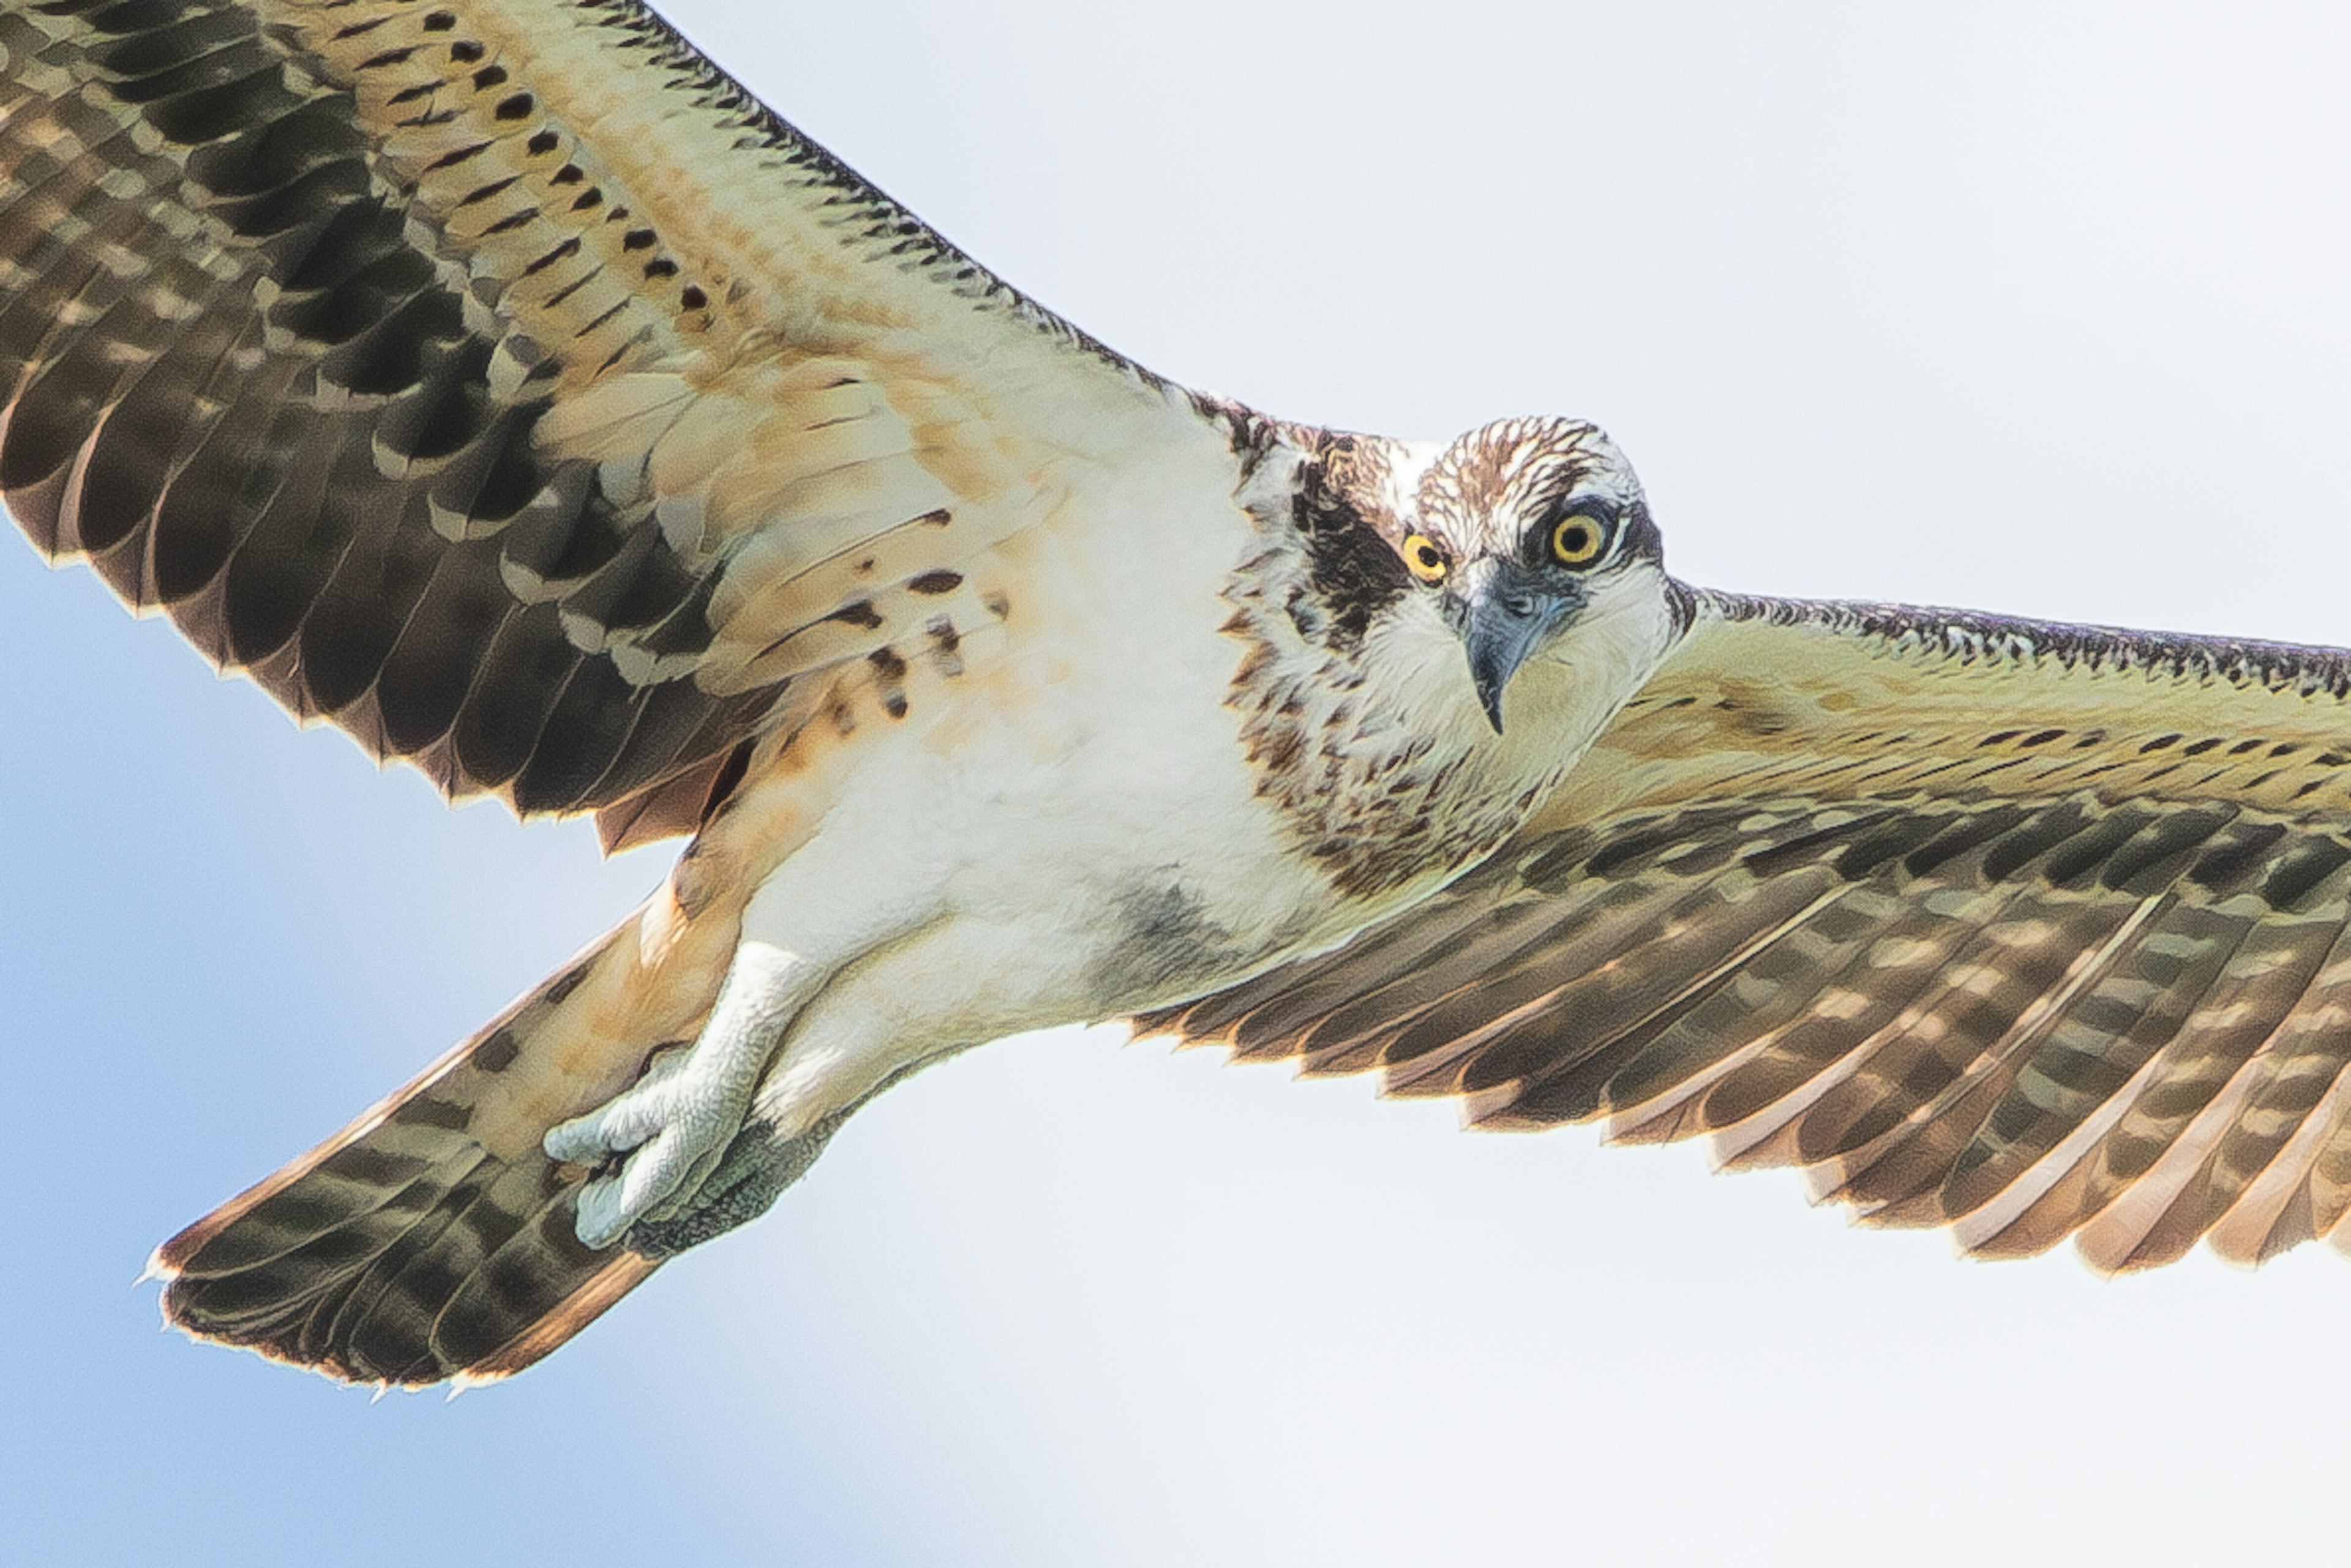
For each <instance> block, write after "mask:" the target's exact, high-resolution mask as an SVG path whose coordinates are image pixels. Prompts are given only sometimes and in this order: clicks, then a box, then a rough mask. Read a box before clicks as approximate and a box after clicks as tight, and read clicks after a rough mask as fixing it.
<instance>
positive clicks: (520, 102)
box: [490, 92, 538, 120]
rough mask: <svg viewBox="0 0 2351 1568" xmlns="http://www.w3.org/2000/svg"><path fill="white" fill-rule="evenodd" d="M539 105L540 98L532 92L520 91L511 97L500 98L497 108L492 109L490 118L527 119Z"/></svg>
mask: <svg viewBox="0 0 2351 1568" xmlns="http://www.w3.org/2000/svg"><path fill="white" fill-rule="evenodd" d="M537 106H538V100H536V99H533V98H532V97H531V96H530V94H528V93H527V92H518V93H516V94H514V95H513V96H511V97H508V98H503V99H499V100H498V106H497V108H496V109H494V110H491V111H490V118H491V119H493V120H527V119H528V118H529V117H530V111H531V110H533V109H534V108H536V107H537Z"/></svg>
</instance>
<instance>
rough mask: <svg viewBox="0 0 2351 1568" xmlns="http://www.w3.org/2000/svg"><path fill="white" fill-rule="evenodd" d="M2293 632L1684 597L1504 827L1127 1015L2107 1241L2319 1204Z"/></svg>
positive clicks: (2349, 741)
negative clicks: (1388, 902) (1363, 923)
mask: <svg viewBox="0 0 2351 1568" xmlns="http://www.w3.org/2000/svg"><path fill="white" fill-rule="evenodd" d="M2345 674H2346V657H2345V655H2343V654H2342V653H2337V652H2335V651H2332V650H2325V649H2301V648H2293V647H2286V646H2283V645H2277V644H2269V643H2238V642H2228V641H2222V640H2217V639H2202V638H2191V637H2178V636H2156V635H2151V634H2146V633H2134V632H2104V631H2098V630H2093V629H2084V628H2075V627H2064V626H2053V625H2047V624H2043V623H2034V622H2013V621H2006V620H2002V619H2001V618H1998V617H1991V616H1977V615H1968V614H1961V613H1957V612H1928V611H1917V610H1909V609H1901V608H1895V607H1884V606H1865V605H1842V604H1794V603H1787V602H1782V601H1761V600H1734V599H1730V598H1729V597H1727V596H1718V595H1706V596H1702V597H1701V600H1700V614H1699V616H1698V620H1697V622H1696V625H1695V628H1694V630H1693V632H1692V635H1691V639H1690V642H1689V643H1687V644H1685V646H1684V647H1683V649H1682V650H1680V651H1678V652H1677V653H1676V654H1675V655H1673V656H1672V657H1670V658H1669V659H1668V660H1667V664H1666V665H1665V667H1664V668H1663V669H1662V670H1661V671H1660V672H1659V674H1658V676H1657V678H1656V681H1655V682H1653V683H1652V685H1651V686H1650V687H1649V688H1648V689H1646V690H1645V691H1644V693H1643V694H1642V695H1640V696H1639V697H1638V698H1636V699H1635V702H1634V704H1633V705H1631V706H1629V707H1628V708H1627V709H1626V711H1625V714H1624V715H1623V716H1620V718H1619V719H1618V721H1617V723H1616V724H1615V725H1614V727H1612V728H1611V729H1610V730H1609V731H1608V732H1607V733H1606V734H1605V735H1604V737H1603V738H1602V740H1601V742H1600V743H1599V745H1598V746H1597V747H1595V749H1594V751H1593V754H1592V756H1591V757H1590V758H1587V759H1586V761H1585V762H1584V763H1583V764H1581V765H1580V766H1579V768H1578V769H1577V770H1576V772H1575V773H1574V774H1573V775H1572V776H1571V778H1570V779H1568V781H1567V782H1566V783H1565V784H1564V785H1563V786H1562V789H1561V791H1560V793H1559V795H1558V797H1556V798H1555V799H1554V800H1552V801H1551V802H1549V803H1547V805H1546V806H1545V807H1544V808H1543V809H1542V810H1541V811H1540V813H1539V814H1538V817H1537V819H1536V820H1535V821H1532V822H1531V823H1530V824H1529V826H1528V827H1527V828H1526V829H1525V830H1523V831H1521V832H1520V834H1519V835H1518V836H1517V837H1516V838H1514V839H1513V840H1512V841H1510V842H1509V843H1508V844H1506V845H1505V846H1504V847H1503V848H1502V849H1501V850H1500V851H1499V852H1497V853H1496V854H1495V855H1494V856H1493V857H1492V858H1491V859H1490V860H1489V862H1486V863H1485V864H1484V865H1482V866H1480V867H1479V868H1478V869H1476V870H1474V871H1472V872H1470V873H1468V874H1467V875H1465V876H1464V877H1463V878H1461V879H1460V880H1459V881H1458V882H1457V883H1454V884H1452V885H1451V886H1450V887H1448V888H1447V889H1445V890H1443V891H1442V892H1440V893H1438V894H1436V895H1434V896H1433V897H1432V898H1430V899H1429V900H1427V901H1426V902H1425V903H1424V904H1421V905H1419V906H1417V907H1416V908H1414V909H1412V910H1409V911H1406V912H1405V913H1404V914H1402V915H1397V916H1395V917H1394V918H1392V919H1390V920H1389V921H1387V922H1385V923H1384V925H1379V926H1376V927H1374V928H1373V929H1372V930H1370V931H1367V932H1365V933H1364V934H1363V935H1361V936H1358V937H1357V938H1356V939H1355V940H1354V941H1353V942H1352V943H1351V944H1349V945H1348V946H1345V947H1343V948H1342V949H1340V950H1338V951H1337V952H1335V953H1332V954H1328V955H1324V956H1321V957H1318V958H1313V959H1309V960H1305V961H1302V962H1301V963H1298V964H1294V965H1291V966H1289V967H1286V968H1283V969H1280V970H1277V971H1274V972H1273V973H1271V974H1270V975H1267V976H1264V977H1259V978H1258V979H1256V980H1252V981H1249V982H1247V983H1245V984H1244V985H1242V986H1240V987H1238V988H1233V989H1231V990H1228V991H1227V992H1224V993H1220V994H1218V995H1216V996H1212V997H1208V998H1203V999H1201V1000H1198V1001H1196V1002H1193V1003H1190V1004H1188V1005H1186V1006H1183V1007H1178V1008H1175V1009H1166V1010H1165V1011H1164V1012H1161V1013H1159V1014H1155V1015H1153V1016H1150V1017H1147V1018H1144V1019H1138V1020H1136V1022H1137V1025H1138V1027H1139V1028H1141V1029H1143V1030H1170V1031H1173V1032H1175V1033H1176V1034H1178V1035H1181V1036H1183V1037H1184V1038H1186V1039H1187V1040H1201V1041H1213V1042H1218V1043H1224V1044H1227V1045H1228V1046H1229V1047H1231V1048H1232V1049H1233V1050H1234V1051H1235V1053H1236V1055H1237V1056H1239V1057H1242V1058H1261V1059H1273V1058H1283V1057H1287V1058H1290V1059H1292V1060H1294V1061H1298V1062H1299V1064H1300V1067H1301V1071H1304V1072H1307V1073H1325V1072H1345V1071H1364V1070H1377V1071H1381V1072H1382V1073H1383V1075H1384V1080H1385V1083H1386V1086H1387V1089H1388V1091H1389V1092H1393V1093H1401V1094H1408V1095H1426V1094H1440V1095H1456V1096H1459V1097H1461V1098H1462V1099H1463V1100H1464V1102H1465V1111H1466V1114H1467V1116H1468V1119H1469V1120H1470V1121H1471V1122H1472V1123H1473V1124H1478V1125H1483V1126H1495V1127H1515V1128H1538V1127H1542V1126H1548V1125H1552V1124H1559V1123H1562V1122H1571V1121H1584V1120H1591V1119H1596V1118H1604V1119H1605V1120H1606V1122H1607V1124H1608V1126H1609V1130H1610V1132H1611V1134H1612V1135H1613V1136H1614V1137H1618V1138H1624V1139H1631V1140H1636V1141H1661V1140H1668V1139H1677V1138H1683V1137H1689V1136H1697V1135H1704V1136H1707V1137H1708V1138H1709V1140H1710V1141H1711V1142H1712V1144H1713V1145H1714V1147H1715V1150H1716V1152H1717V1155H1718V1156H1719V1157H1720V1158H1721V1159H1722V1160H1724V1161H1725V1162H1726V1163H1729V1164H1730V1165H1733V1166H1764V1165H1795V1166H1801V1167H1802V1168H1803V1169H1804V1170H1805V1171H1806V1173H1807V1179H1808V1181H1809V1183H1810V1186H1811V1188H1812V1190H1813V1194H1814V1196H1815V1197H1818V1198H1827V1197H1835V1198H1838V1199H1840V1200H1842V1201H1844V1202H1845V1203H1848V1204H1850V1205H1852V1206H1853V1207H1855V1210H1856V1211H1857V1212H1858V1213H1859V1214H1860V1216H1861V1217H1863V1218H1865V1219H1867V1220H1869V1221H1871V1222H1873V1223H1877V1224H1892V1225H1941V1226H1949V1227H1950V1228H1952V1229H1953V1231H1954V1233H1955V1235H1956V1236H1957V1238H1958V1239H1959V1242H1960V1244H1961V1246H1962V1247H1963V1249H1966V1250H1969V1251H1970V1252H1973V1253H1976V1254H1979V1255H1984V1256H2008V1255H2017V1254H2022V1253H2031V1252H2037V1251H2040V1250H2043V1249H2046V1248H2048V1247H2050V1246H2053V1245H2054V1244H2055V1243H2056V1242H2057V1241H2058V1240H2060V1239H2064V1238H2065V1237H2067V1236H2069V1235H2070V1236H2074V1237H2075V1238H2076V1239H2077V1241H2078V1244H2079V1246H2080V1248H2081V1249H2082V1251H2083V1252H2084V1254H2085V1256H2086V1257H2087V1258H2088V1259H2089V1260H2091V1261H2092V1262H2093V1263H2094V1264H2095V1265H2096V1266H2097V1267H2099V1268H2101V1269H2105V1270H2120V1269H2133V1268H2143V1267H2147V1266H2150V1265H2152V1264H2156V1263H2160V1262H2164V1261H2168V1260H2170V1259H2172V1258H2175V1257H2178V1256H2179V1255H2180V1254H2181V1253H2183V1252H2184V1251H2186V1250H2187V1249H2189V1248H2190V1247H2192V1246H2193V1245H2194V1244H2195V1243H2196V1241H2197V1240H2198V1239H2208V1238H2209V1239H2210V1244H2211V1245H2212V1246H2213V1248H2214V1249H2216V1250H2217V1251H2219V1252H2220V1254H2221V1255H2222V1256H2223V1257H2225V1258H2229V1259H2231V1260H2237V1261H2244V1262H2257V1261H2260V1260H2264V1259H2266V1258H2268V1257H2270V1256H2273V1255H2274V1254H2275V1253H2276V1252H2277V1251H2280V1250H2283V1249H2284V1248H2286V1247H2289V1246H2292V1245H2294V1243H2296V1242H2298V1241H2301V1240H2304V1239H2311V1238H2314V1237H2319V1236H2328V1235H2334V1236H2335V1237H2337V1238H2338V1239H2340V1238H2342V1237H2343V1236H2344V1235H2345V1234H2346V1231H2345V1229H2344V1228H2342V1222H2343V1220H2344V1218H2345V1217H2346V1214H2351V940H2346V926H2351V833H2346V827H2345V824H2346V822H2351V789H2346V779H2351V775H2346V772H2345V771H2344V769H2346V768H2351V714H2346V707H2345V704H2344V698H2343V694H2344V691H2345V688H2346V680H2345Z"/></svg>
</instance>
